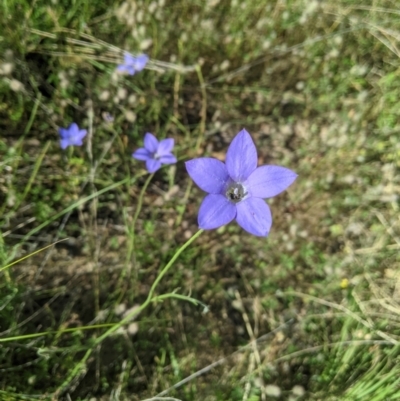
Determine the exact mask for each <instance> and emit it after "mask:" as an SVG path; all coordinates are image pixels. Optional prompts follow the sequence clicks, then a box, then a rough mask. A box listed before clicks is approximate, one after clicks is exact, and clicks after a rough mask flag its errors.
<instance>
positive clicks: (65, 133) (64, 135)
mask: <svg viewBox="0 0 400 401" xmlns="http://www.w3.org/2000/svg"><path fill="white" fill-rule="evenodd" d="M58 133H59V134H60V136H61V138H63V139H66V138H68V136H69V132H68V129H67V128H59V129H58Z"/></svg>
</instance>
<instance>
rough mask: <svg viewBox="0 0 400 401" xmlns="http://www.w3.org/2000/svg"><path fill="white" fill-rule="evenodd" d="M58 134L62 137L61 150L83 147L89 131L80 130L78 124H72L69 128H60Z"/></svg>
mask: <svg viewBox="0 0 400 401" xmlns="http://www.w3.org/2000/svg"><path fill="white" fill-rule="evenodd" d="M58 133H59V134H60V136H61V140H60V146H61V149H65V148H67V147H68V146H82V144H83V142H82V140H83V138H84V137H85V136H86V134H87V131H86V130H85V129H79V127H78V125H77V124H76V123H72V124H71V125H70V126H69V127H68V128H59V129H58Z"/></svg>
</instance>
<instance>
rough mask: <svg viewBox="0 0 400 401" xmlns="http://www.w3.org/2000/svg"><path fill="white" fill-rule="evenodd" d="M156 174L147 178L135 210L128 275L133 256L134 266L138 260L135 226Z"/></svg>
mask: <svg viewBox="0 0 400 401" xmlns="http://www.w3.org/2000/svg"><path fill="white" fill-rule="evenodd" d="M153 176H154V173H153V174H150V175H149V176H148V177H147V180H146V181H145V183H144V185H143V187H142V190H141V191H140V194H139V198H138V203H137V205H136V210H135V214H134V215H133V219H132V225H131V229H130V234H131V242H130V244H129V248H128V252H127V253H126V264H125V272H127V273H128V275H129V274H130V272H131V261H132V256H133V258H134V260H133V262H134V263H133V264H134V265H135V262H136V258H135V226H136V222H137V219H138V217H139V213H140V211H141V210H142V206H143V198H144V194H145V192H146V190H147V187H148V186H149V184H150V181H151V179H152V178H153ZM123 276H124V274H122V275H121V277H122V278H123Z"/></svg>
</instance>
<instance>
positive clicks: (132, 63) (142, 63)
mask: <svg viewBox="0 0 400 401" xmlns="http://www.w3.org/2000/svg"><path fill="white" fill-rule="evenodd" d="M148 61H149V56H148V55H147V54H139V55H138V56H133V55H132V54H130V53H125V54H124V62H123V63H122V64H119V65H118V67H117V71H119V72H122V73H127V74H129V75H134V74H136V73H137V72H139V71H142V70H143V68H144V67H146V64H147V62H148Z"/></svg>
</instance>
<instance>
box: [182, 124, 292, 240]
mask: <svg viewBox="0 0 400 401" xmlns="http://www.w3.org/2000/svg"><path fill="white" fill-rule="evenodd" d="M257 159H258V157H257V149H256V147H255V145H254V142H253V140H252V139H251V136H250V134H249V133H248V132H247V131H246V130H245V129H243V130H242V131H240V132H239V133H238V134H237V135H236V137H235V138H233V141H232V143H231V144H230V145H229V148H228V152H227V154H226V161H225V163H223V162H221V161H220V160H217V159H214V158H211V157H200V158H198V159H193V160H189V161H187V162H186V170H187V172H188V173H189V175H190V177H191V178H192V180H193V181H194V182H195V183H196V184H197V185H198V186H199V187H200V188H201V189H202V190H203V191H205V192H208V195H207V196H206V197H205V198H204V200H203V202H202V204H201V206H200V210H199V216H198V223H199V227H200V228H202V229H205V230H211V229H214V228H218V227H221V226H223V225H225V224H228V223H230V222H231V221H232V220H234V219H236V221H237V222H238V224H239V225H240V226H241V227H242V228H243V229H244V230H246V231H247V232H249V233H250V234H253V235H257V236H260V237H266V236H267V235H268V234H269V231H270V229H271V225H272V216H271V211H270V209H269V206H268V205H267V204H266V203H265V201H264V200H263V199H264V198H272V197H273V196H276V195H278V194H279V193H281V192H282V191H284V190H285V189H286V188H287V187H288V186H289V185H291V184H292V183H293V182H294V180H295V179H296V177H297V174H296V173H294V172H293V171H292V170H289V169H288V168H285V167H280V166H260V167H257Z"/></svg>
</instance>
